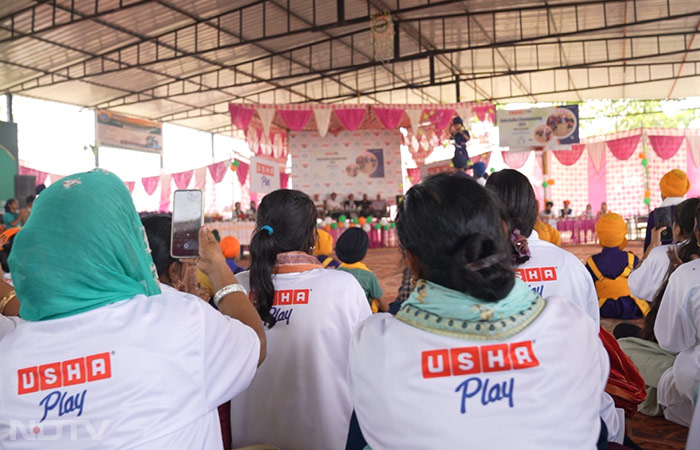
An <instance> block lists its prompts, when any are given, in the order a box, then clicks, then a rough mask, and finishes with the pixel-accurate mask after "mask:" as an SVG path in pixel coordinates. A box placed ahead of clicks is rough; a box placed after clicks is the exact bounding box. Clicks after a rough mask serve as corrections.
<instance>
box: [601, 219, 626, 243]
mask: <svg viewBox="0 0 700 450" xmlns="http://www.w3.org/2000/svg"><path fill="white" fill-rule="evenodd" d="M595 232H596V233H597V234H598V240H599V241H600V245H602V246H603V247H620V248H625V247H626V246H627V239H626V238H625V236H626V235H627V223H626V222H625V219H623V218H622V217H621V216H620V215H619V214H615V213H607V214H605V215H604V216H603V217H601V218H600V219H599V220H598V222H597V223H596V224H595Z"/></svg>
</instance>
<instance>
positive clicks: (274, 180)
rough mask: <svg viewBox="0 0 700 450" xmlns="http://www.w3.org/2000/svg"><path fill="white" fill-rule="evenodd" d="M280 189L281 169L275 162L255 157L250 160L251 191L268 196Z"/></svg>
mask: <svg viewBox="0 0 700 450" xmlns="http://www.w3.org/2000/svg"><path fill="white" fill-rule="evenodd" d="M279 188H280V168H279V163H276V162H275V161H272V160H269V159H264V158H260V157H257V156H254V157H252V158H251V159H250V190H251V191H253V192H257V193H259V194H267V193H270V192H272V191H276V190H277V189H279Z"/></svg>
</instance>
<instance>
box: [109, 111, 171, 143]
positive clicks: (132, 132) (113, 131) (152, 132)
mask: <svg viewBox="0 0 700 450" xmlns="http://www.w3.org/2000/svg"><path fill="white" fill-rule="evenodd" d="M95 120H96V124H95V136H96V140H97V142H99V143H100V145H104V146H106V147H117V148H126V149H129V150H141V151H145V152H154V153H160V151H161V150H162V149H163V125H162V124H161V123H160V122H154V121H152V120H146V119H139V118H136V117H129V116H125V115H123V114H118V113H115V112H112V111H107V110H105V109H98V110H97V113H96V114H95Z"/></svg>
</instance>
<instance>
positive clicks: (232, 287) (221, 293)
mask: <svg viewBox="0 0 700 450" xmlns="http://www.w3.org/2000/svg"><path fill="white" fill-rule="evenodd" d="M233 292H242V293H243V295H245V296H246V297H247V296H248V292H247V291H246V290H245V288H244V287H243V285H241V284H229V285H228V286H224V287H222V288H221V289H219V290H218V291H216V294H214V304H215V305H216V307H217V308H218V307H219V303H220V302H221V299H223V298H224V297H226V296H227V295H228V294H231V293H233Z"/></svg>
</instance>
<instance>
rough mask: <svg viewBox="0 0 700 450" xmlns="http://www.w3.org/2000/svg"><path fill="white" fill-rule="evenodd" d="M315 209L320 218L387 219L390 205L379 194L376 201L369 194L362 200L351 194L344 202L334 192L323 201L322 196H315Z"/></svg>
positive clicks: (363, 195) (364, 195) (363, 196)
mask: <svg viewBox="0 0 700 450" xmlns="http://www.w3.org/2000/svg"><path fill="white" fill-rule="evenodd" d="M313 203H314V207H315V208H316V210H317V211H318V216H319V217H326V216H331V217H337V216H340V215H341V214H345V215H346V216H348V217H351V218H354V217H369V216H374V217H386V216H387V214H388V209H387V208H388V206H389V204H388V203H387V201H386V200H385V199H383V198H382V194H380V193H378V194H377V196H376V198H375V199H374V200H371V199H370V198H369V195H368V194H366V193H365V194H362V199H361V200H359V201H358V200H356V199H355V194H353V193H350V194H348V195H347V197H345V200H342V199H341V197H340V196H339V195H338V194H337V193H335V192H332V193H331V194H330V195H329V196H328V197H327V198H325V199H322V198H321V195H320V194H314V196H313Z"/></svg>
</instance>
